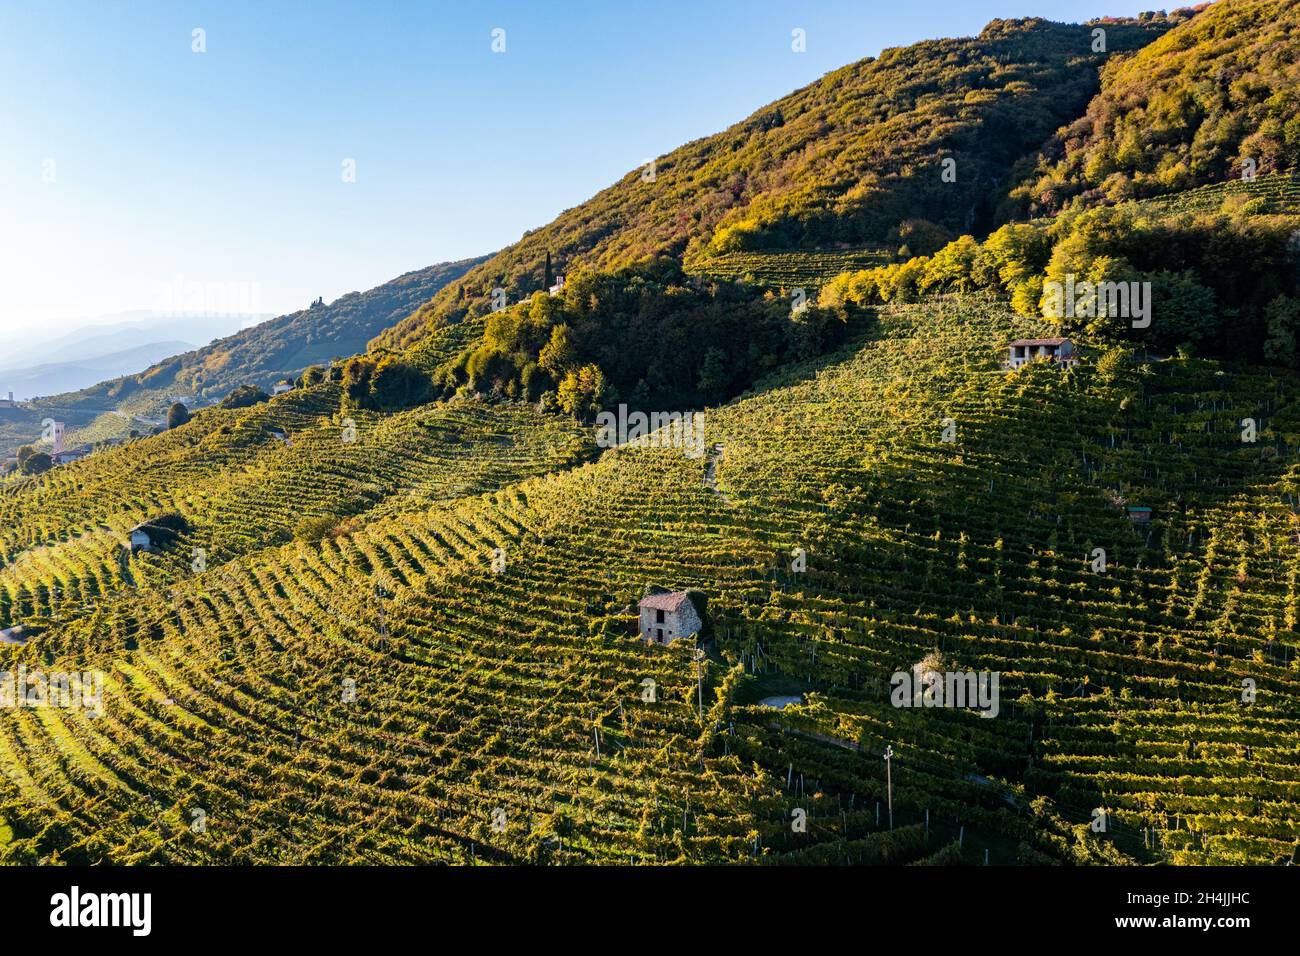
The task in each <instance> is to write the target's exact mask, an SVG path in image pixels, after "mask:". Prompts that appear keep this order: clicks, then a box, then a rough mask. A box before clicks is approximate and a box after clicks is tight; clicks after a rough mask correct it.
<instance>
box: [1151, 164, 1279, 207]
mask: <svg viewBox="0 0 1300 956" xmlns="http://www.w3.org/2000/svg"><path fill="white" fill-rule="evenodd" d="M1252 201H1258V203H1257V206H1258V208H1256V209H1255V212H1256V213H1257V214H1262V215H1292V216H1294V215H1297V214H1300V176H1297V175H1295V174H1292V173H1271V174H1268V175H1262V176H1256V177H1255V178H1254V179H1233V180H1229V181H1228V182H1226V183H1216V184H1214V185H1211V186H1201V187H1198V188H1196V189H1189V190H1186V191H1185V192H1180V193H1176V194H1175V195H1172V196H1163V197H1159V198H1156V199H1144V200H1142V201H1141V206H1142V207H1143V208H1144V209H1148V210H1152V211H1159V212H1162V213H1165V214H1169V215H1178V214H1180V213H1185V212H1188V213H1205V212H1218V211H1220V210H1226V209H1229V208H1231V207H1232V205H1233V204H1236V203H1240V202H1252Z"/></svg>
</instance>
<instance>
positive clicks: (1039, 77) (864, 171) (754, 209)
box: [376, 13, 1185, 347]
mask: <svg viewBox="0 0 1300 956" xmlns="http://www.w3.org/2000/svg"><path fill="white" fill-rule="evenodd" d="M1184 16H1185V14H1181V13H1178V14H1173V15H1171V16H1168V17H1166V16H1155V15H1153V16H1147V17H1144V18H1143V19H1142V20H1141V21H1140V22H1137V21H1133V22H1127V21H1107V22H1106V23H1105V30H1106V37H1107V46H1106V52H1105V53H1099V52H1095V51H1094V50H1093V36H1092V30H1093V27H1090V26H1086V25H1073V24H1068V25H1067V24H1059V23H1049V22H1047V21H1044V20H995V21H994V22H992V23H990V24H989V25H988V27H986V28H985V30H984V31H983V32H982V33H981V34H980V36H978V37H974V38H963V39H948V40H932V41H926V42H924V43H918V44H915V45H913V46H909V47H906V48H900V49H892V50H886V51H885V52H884V53H882V54H881V56H880V57H878V58H868V59H865V60H862V61H860V62H858V63H855V64H853V65H851V66H847V67H844V68H843V69H841V70H836V71H835V72H833V73H830V74H828V75H827V76H825V77H823V78H822V79H821V80H819V81H817V82H816V83H814V84H812V85H811V86H808V87H806V88H804V89H802V90H799V91H797V92H795V93H792V94H790V95H789V96H787V97H785V98H783V99H781V100H778V101H776V102H775V103H772V104H770V105H769V106H767V107H765V108H763V109H762V110H760V111H758V112H757V113H755V114H754V115H752V116H750V117H749V118H748V119H746V120H744V121H742V122H740V123H737V124H736V125H734V126H732V127H730V128H729V129H727V130H725V131H723V132H721V133H718V134H717V135H715V136H710V137H707V138H705V139H701V140H697V141H695V142H693V143H689V144H687V145H686V146H683V147H681V148H680V149H676V150H673V151H672V152H670V153H668V154H666V155H664V156H661V157H659V158H658V159H656V160H655V162H654V165H653V168H646V169H638V170H634V171H632V172H630V173H628V174H627V175H626V176H625V177H624V178H623V179H622V180H620V181H619V182H618V183H616V184H614V185H613V186H611V187H609V188H608V189H606V190H604V191H602V192H601V193H599V194H597V195H596V196H594V197H593V198H592V199H590V200H589V201H587V202H585V203H583V204H582V205H580V206H577V207H575V208H573V209H570V210H567V211H566V212H564V213H562V214H561V215H560V216H559V217H558V218H557V219H556V220H555V221H554V222H552V223H550V224H549V225H546V226H543V227H542V228H540V229H537V230H533V231H532V232H529V233H528V234H527V235H525V236H524V237H523V238H522V239H521V240H520V241H519V242H517V243H515V244H514V245H512V246H510V247H508V248H506V249H504V250H502V251H501V252H499V253H497V254H496V255H495V256H493V257H491V258H490V259H488V260H487V261H486V262H484V263H483V264H481V265H479V266H477V267H476V268H474V269H472V270H471V271H470V272H469V273H468V274H467V275H466V276H465V278H464V280H463V281H461V282H457V283H454V284H452V286H451V287H449V288H448V289H447V290H445V291H444V292H443V293H441V294H440V295H438V296H436V297H434V299H433V301H431V302H430V303H429V304H428V305H426V306H424V307H423V308H421V309H420V310H419V311H417V312H416V313H415V314H414V315H412V316H411V317H410V318H409V319H407V320H406V321H403V322H402V323H400V324H399V325H398V326H396V328H394V329H393V330H391V331H389V332H386V333H385V334H383V335H381V336H379V337H378V338H377V339H376V344H379V345H383V346H388V347H392V346H396V345H403V344H409V343H411V342H413V341H416V340H418V338H419V337H420V336H421V335H423V334H427V332H428V330H429V329H430V328H433V327H436V326H437V325H439V324H443V323H446V322H449V321H456V320H458V319H459V318H460V317H462V316H464V315H466V314H469V315H478V314H484V313H486V312H488V311H489V310H490V309H491V308H492V307H493V303H492V300H491V292H492V290H493V289H494V288H501V289H503V290H505V292H506V294H507V297H508V301H509V302H511V303H514V302H516V301H518V300H519V299H520V298H523V297H527V296H528V295H531V294H532V292H534V291H535V290H538V289H542V288H544V284H543V283H544V276H545V270H546V261H547V254H548V253H549V254H550V256H551V257H552V260H553V261H554V263H555V268H556V269H557V270H558V271H559V272H561V273H563V272H566V271H573V270H575V269H577V268H579V267H581V268H583V269H587V270H599V271H613V270H616V269H618V268H621V267H624V266H627V265H630V264H632V263H635V262H638V261H641V260H644V259H647V258H653V257H655V256H658V255H661V254H667V255H671V256H673V257H675V258H678V259H681V258H683V257H684V258H685V259H686V260H688V261H690V260H693V259H694V258H696V257H700V256H709V255H712V254H715V253H717V254H725V253H729V252H733V251H736V250H746V249H762V248H787V247H792V246H794V247H817V246H823V245H826V246H831V245H836V244H840V243H846V244H850V245H855V246H860V245H864V244H867V243H872V244H876V245H882V246H889V247H891V248H896V247H898V246H899V245H908V246H909V247H910V248H911V249H912V251H913V252H914V253H924V252H931V251H933V250H934V249H935V248H937V247H938V246H940V245H942V244H943V243H944V242H946V241H947V240H948V239H951V238H953V237H954V236H956V235H957V234H958V233H959V232H961V231H965V230H968V229H970V228H972V226H973V225H981V226H987V225H989V224H990V223H991V222H992V215H993V212H994V210H995V208H996V207H997V206H998V204H999V201H1000V199H1001V197H1002V196H1003V195H1004V194H1005V190H1006V189H1007V187H1008V185H1009V177H1010V176H1011V174H1012V168H1013V166H1014V165H1015V163H1016V162H1017V161H1019V160H1021V159H1022V157H1024V156H1025V155H1026V154H1027V153H1029V152H1031V151H1032V150H1034V149H1037V148H1038V146H1039V145H1040V144H1041V143H1042V142H1043V140H1044V139H1045V138H1046V137H1047V136H1049V135H1050V134H1051V133H1052V131H1053V130H1055V129H1056V128H1057V127H1059V126H1061V125H1062V124H1063V123H1066V122H1068V121H1070V120H1071V119H1073V118H1074V117H1075V116H1077V115H1079V113H1080V112H1081V111H1082V110H1083V109H1084V108H1085V107H1086V106H1087V104H1088V101H1089V99H1090V98H1091V97H1092V96H1093V95H1094V94H1095V93H1096V92H1097V90H1098V89H1099V79H1098V68H1099V67H1100V66H1101V65H1102V64H1103V63H1104V62H1105V60H1106V58H1107V57H1108V56H1113V55H1116V54H1120V53H1122V52H1123V51H1125V50H1133V49H1136V48H1138V47H1141V46H1142V45H1143V44H1145V43H1148V42H1150V41H1151V40H1152V39H1153V38H1155V37H1157V36H1159V35H1160V34H1161V33H1163V32H1164V31H1166V30H1168V29H1169V28H1170V27H1171V26H1172V25H1173V24H1175V23H1177V22H1180V21H1181V19H1183V17H1184ZM947 159H951V160H954V161H955V162H956V169H957V178H956V180H955V182H950V183H945V182H943V181H942V180H941V176H942V172H943V167H944V160H947Z"/></svg>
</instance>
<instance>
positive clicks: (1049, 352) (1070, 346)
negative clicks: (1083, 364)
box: [1007, 338, 1078, 368]
mask: <svg viewBox="0 0 1300 956" xmlns="http://www.w3.org/2000/svg"><path fill="white" fill-rule="evenodd" d="M1007 349H1008V353H1009V354H1008V356H1007V366H1008V367H1009V368H1020V366H1022V365H1025V364H1027V363H1029V362H1056V363H1057V364H1058V365H1063V366H1070V365H1073V364H1074V363H1075V362H1076V361H1078V359H1077V357H1076V356H1075V354H1074V343H1073V342H1071V341H1070V340H1069V339H1065V338H1054V339H1016V340H1015V341H1014V342H1012V343H1011V344H1010V345H1009V346H1008V347H1007Z"/></svg>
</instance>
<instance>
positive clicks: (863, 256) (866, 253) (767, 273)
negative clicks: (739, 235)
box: [690, 248, 892, 290]
mask: <svg viewBox="0 0 1300 956" xmlns="http://www.w3.org/2000/svg"><path fill="white" fill-rule="evenodd" d="M891 258H892V256H891V253H890V251H889V250H887V249H878V248H867V249H843V250H839V249H833V250H815V251H809V252H804V251H781V252H732V253H727V254H725V255H717V256H712V257H709V258H706V259H701V260H699V261H698V262H696V263H694V264H692V265H691V267H690V268H691V269H692V271H695V272H699V273H701V274H703V275H709V276H714V277H716V278H719V279H729V280H732V281H744V282H752V283H756V284H758V285H765V286H772V287H774V288H782V289H793V288H807V289H809V290H813V289H819V288H821V286H823V285H825V284H826V283H827V282H829V281H830V280H831V279H833V278H834V277H835V276H837V275H839V274H840V273H841V272H852V271H855V270H858V269H871V268H873V267H875V266H879V265H883V264H885V263H887V262H889V261H890V260H891Z"/></svg>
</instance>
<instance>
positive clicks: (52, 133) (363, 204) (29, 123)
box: [0, 0, 1151, 334]
mask: <svg viewBox="0 0 1300 956" xmlns="http://www.w3.org/2000/svg"><path fill="white" fill-rule="evenodd" d="M1150 7H1151V5H1150V4H1142V3H1134V2H1129V0H1092V2H1076V0H1059V2H1058V0H951V2H934V0H931V2H927V3H898V2H878V0H844V2H841V0H833V2H819V3H814V2H809V0H804V2H778V0H743V2H742V0H734V2H733V0H727V2H708V0H694V2H677V0H659V2H644V3H643V2H633V0H607V2H603V3H595V2H592V3H587V2H564V3H560V2H546V3H543V2H532V3H523V2H518V3H461V4H448V3H441V2H396V0H393V2H315V3H307V2H289V0H259V2H244V0H226V2H222V3H196V2H170V3H154V2H147V0H132V2H125V0H122V2H87V3H77V2H66V0H63V2H52V3H38V2H36V0H28V2H22V3H17V2H11V0H0V334H4V333H12V332H14V331H15V330H16V329H19V328H22V327H26V326H39V327H40V328H42V329H47V330H48V329H51V328H54V327H55V326H57V325H60V324H66V323H68V322H69V321H70V320H73V319H78V318H83V317H89V316H93V315H99V314H104V313H112V312H118V311H123V310H128V309H148V308H151V307H156V306H157V303H158V289H159V286H160V285H162V284H166V285H168V286H171V287H175V286H176V283H177V281H178V279H179V280H180V281H182V282H183V283H202V284H204V285H205V286H211V285H220V286H222V287H224V288H226V289H232V290H237V291H238V292H241V293H243V294H252V295H255V296H256V299H257V302H258V304H259V306H260V309H261V311H266V312H272V313H277V314H278V313H281V312H286V311H290V310H292V309H296V308H301V307H304V306H306V305H307V303H308V302H309V301H310V300H311V299H313V298H315V297H316V296H317V295H323V296H324V297H325V299H326V301H329V300H331V299H333V298H335V297H337V296H338V295H341V294H342V293H344V292H348V291H351V290H354V289H366V288H369V287H371V286H374V285H377V284H379V283H381V282H383V281H386V280H387V279H390V278H392V277H394V276H396V275H398V274H400V273H402V272H405V271H408V270H411V269H416V268H420V267H422V266H425V265H429V264H431V263H434V262H438V261H442V260H448V259H458V258H463V257H466V256H472V255H478V254H481V253H485V252H490V251H493V250H495V249H498V248H500V247H502V246H504V245H507V244H509V243H511V242H513V241H515V240H516V239H518V238H519V236H520V234H521V233H522V232H523V231H524V230H526V229H529V228H533V227H536V226H539V225H542V224H544V223H546V222H548V221H550V220H551V219H552V218H554V216H555V215H556V214H557V213H558V212H560V211H561V210H563V209H565V208H568V207H570V206H573V205H575V204H577V203H579V202H581V201H583V200H584V199H586V198H587V197H589V196H590V195H592V194H593V193H595V192H596V191H598V190H599V189H601V188H603V187H604V186H606V185H608V184H609V183H610V182H612V181H613V180H615V179H616V178H618V177H619V176H621V175H622V174H624V173H625V172H627V171H628V170H630V169H633V168H635V167H637V166H639V165H640V164H641V163H642V162H643V161H644V160H645V159H646V158H647V157H650V156H655V155H659V154H662V153H664V152H667V151H668V150H671V149H673V148H674V147H676V146H678V145H680V144H682V143H684V142H687V141H689V140H691V139H695V138H697V137H700V136H704V135H707V134H709V133H713V132H716V131H717V130H719V129H722V128H723V127H725V126H727V125H729V124H731V123H733V122H735V121H736V120H739V119H741V118H743V117H744V116H746V115H748V114H749V113H751V112H753V111H754V110H755V109H757V108H758V107H760V106H762V105H763V104H765V103H767V102H770V101H771V100H773V99H776V98H777V97H779V96H782V95H784V94H785V93H788V92H789V91H791V90H793V89H795V88H797V87H799V86H802V85H804V84H806V83H809V82H811V81H812V80H814V79H816V78H817V77H819V76H821V75H822V74H824V73H826V72H828V71H829V70H833V69H835V68H837V67H840V66H843V65H844V64H846V63H849V62H852V61H853V60H856V59H859V58H861V57H864V56H870V55H875V54H877V53H878V52H879V51H880V50H881V49H882V48H884V47H889V46H899V45H904V44H908V43H912V42H915V41H917V40H922V39H926V38H931V37H937V36H958V35H969V34H973V33H977V32H978V31H979V29H980V28H981V27H982V26H983V25H984V24H985V23H986V22H987V21H988V20H990V19H992V18H994V17H998V16H1001V17H1011V16H1026V15H1037V16H1044V17H1047V18H1049V19H1055V20H1067V21H1080V20H1086V19H1089V18H1091V17H1094V16H1101V15H1107V14H1109V15H1132V14H1135V13H1137V12H1139V11H1140V10H1142V9H1149V8H1150ZM498 27H499V28H502V29H504V30H505V31H506V34H505V40H506V50H505V52H504V53H501V54H494V53H493V52H492V50H491V44H492V35H491V32H492V30H493V29H494V28H498ZM796 27H798V28H802V29H804V30H805V31H806V35H807V52H806V53H802V54H796V53H794V52H792V51H791V31H792V30H793V29H795V28H796ZM195 28H202V29H203V30H204V31H205V32H206V46H207V51H206V52H205V53H195V52H192V49H191V47H192V31H193V30H194V29H195ZM345 159H353V160H355V162H356V181H355V182H352V183H347V182H344V181H343V176H342V172H343V162H344V160H345ZM51 162H52V165H51ZM51 172H52V174H53V181H47V180H48V179H49V178H50V174H51Z"/></svg>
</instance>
